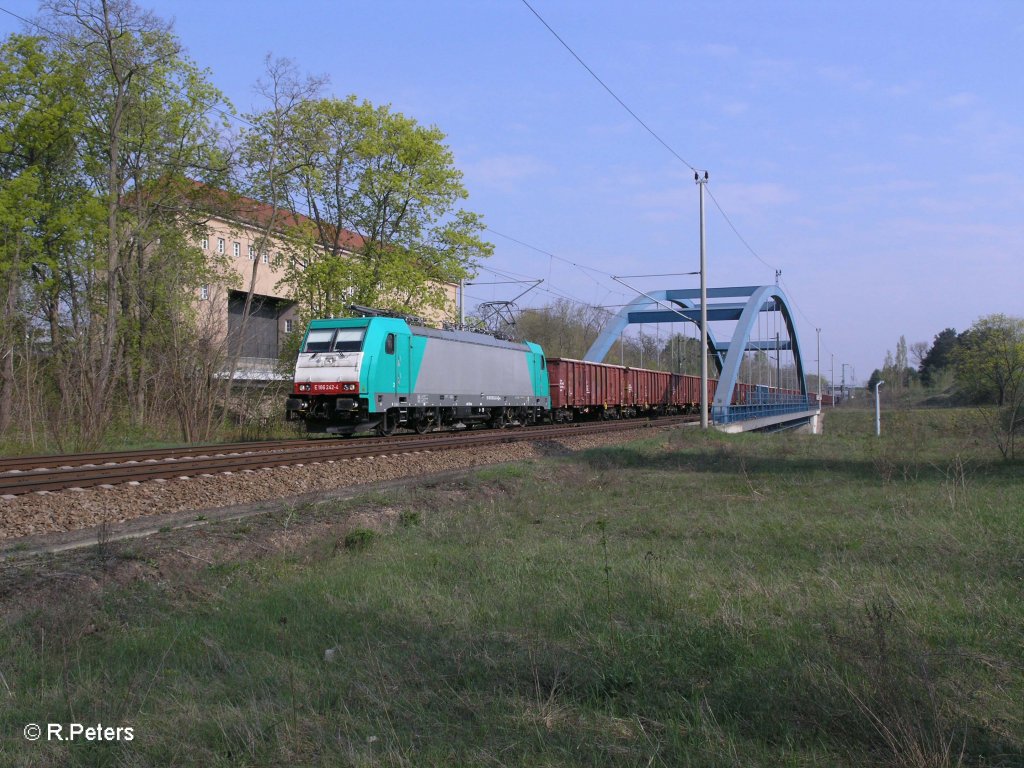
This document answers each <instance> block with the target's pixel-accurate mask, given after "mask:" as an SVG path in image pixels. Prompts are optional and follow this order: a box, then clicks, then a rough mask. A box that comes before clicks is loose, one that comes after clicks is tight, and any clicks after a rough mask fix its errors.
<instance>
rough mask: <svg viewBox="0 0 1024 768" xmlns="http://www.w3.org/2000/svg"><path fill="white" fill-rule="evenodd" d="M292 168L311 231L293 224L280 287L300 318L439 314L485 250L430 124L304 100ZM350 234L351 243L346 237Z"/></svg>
mask: <svg viewBox="0 0 1024 768" xmlns="http://www.w3.org/2000/svg"><path fill="white" fill-rule="evenodd" d="M291 122H292V136H293V142H292V144H291V149H292V151H293V155H292V158H293V162H292V164H293V166H294V168H295V169H296V171H295V172H296V178H297V180H298V183H299V189H300V191H301V192H300V194H301V203H302V207H303V208H305V209H306V210H308V211H309V218H310V220H311V222H312V225H310V226H305V227H303V226H296V227H295V228H294V230H295V231H294V232H293V241H294V242H296V243H301V244H302V247H301V248H300V249H299V250H300V251H301V252H300V253H293V254H291V255H290V258H289V259H288V263H287V277H286V278H285V281H286V283H288V285H289V286H290V287H291V288H292V290H293V291H294V294H295V296H296V297H297V298H298V299H299V301H300V304H301V311H302V314H303V315H305V316H306V317H309V316H325V315H339V314H344V312H345V311H346V306H347V305H348V304H350V303H356V304H363V305H368V306H375V307H381V308H388V309H395V310H402V311H410V312H422V311H424V310H431V309H433V310H444V309H447V308H448V307H447V304H448V303H449V301H448V295H447V291H446V290H445V287H444V283H454V282H458V281H459V280H460V279H463V278H465V277H467V276H469V275H470V274H471V273H472V270H473V265H474V264H475V263H477V262H478V261H479V260H480V259H483V258H486V257H487V256H489V255H490V254H491V252H492V250H493V247H492V246H491V245H490V244H489V243H487V242H485V241H484V240H482V239H481V237H480V233H481V232H482V231H483V223H482V220H481V219H480V217H479V216H478V215H477V214H475V213H472V212H470V211H466V210H464V209H463V208H461V207H460V202H461V201H462V200H464V199H466V197H467V192H466V189H465V187H463V185H462V173H461V172H460V171H459V170H458V169H457V168H456V167H455V164H454V156H453V155H452V152H451V150H450V149H449V148H448V147H447V146H446V145H445V144H444V134H443V133H442V132H441V131H440V130H439V129H438V128H436V127H429V128H428V127H424V126H421V125H419V124H418V123H417V122H416V121H415V120H414V119H412V118H408V117H405V116H404V115H402V114H401V113H397V112H392V111H391V110H390V108H389V107H387V106H381V107H375V106H373V105H372V104H370V103H369V102H362V103H357V101H356V100H355V98H354V97H349V98H348V99H344V100H339V99H318V100H309V101H307V102H305V103H303V104H302V105H301V106H300V107H299V108H298V109H297V110H296V111H295V112H294V114H293V115H292V116H291ZM353 235H354V236H353Z"/></svg>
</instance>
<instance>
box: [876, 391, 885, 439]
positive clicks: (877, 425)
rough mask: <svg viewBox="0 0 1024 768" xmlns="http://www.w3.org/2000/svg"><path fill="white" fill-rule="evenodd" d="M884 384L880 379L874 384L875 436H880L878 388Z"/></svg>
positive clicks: (880, 413)
mask: <svg viewBox="0 0 1024 768" xmlns="http://www.w3.org/2000/svg"><path fill="white" fill-rule="evenodd" d="M883 384H885V382H884V381H882V380H881V379H879V380H878V382H877V383H876V384H875V436H876V437H878V436H880V435H881V434H882V406H881V404H880V403H879V399H878V388H879V387H880V386H882V385H883Z"/></svg>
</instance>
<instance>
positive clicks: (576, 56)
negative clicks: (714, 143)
mask: <svg viewBox="0 0 1024 768" xmlns="http://www.w3.org/2000/svg"><path fill="white" fill-rule="evenodd" d="M522 2H523V5H525V6H526V7H527V8H529V9H530V12H531V13H532V14H533V15H534V16H536V17H537V19H538V20H539V21H540V23H541V24H543V25H544V26H545V27H547V30H548V32H550V33H551V34H552V35H554V36H555V39H556V40H557V41H558V42H560V43H561V44H562V47H563V48H565V50H567V51H568V52H569V53H571V54H572V56H573V58H574V59H576V61H578V62H579V63H580V65H581V66H582V67H583V68H584V69H585V70H587V72H589V73H590V76H591V77H593V78H594V79H595V80H597V82H598V83H600V84H601V87H602V88H604V89H605V90H606V91H608V93H609V95H611V97H612V98H613V99H615V100H616V101H617V102H619V104H620V105H621V106H622V108H623V109H624V110H626V111H627V112H628V113H629V114H630V115H631V116H632V117H633V119H634V120H636V121H637V122H638V123H640V125H642V126H643V128H644V130H645V131H647V132H648V133H649V134H651V136H653V137H654V138H655V139H656V140H657V141H658V143H659V144H661V146H663V147H664V148H665V149H667V150H668V151H669V152H671V153H672V155H673V156H674V157H675V158H676V159H677V160H678V161H679V162H681V163H682V164H683V165H685V166H686V167H687V168H689V169H690V170H691V171H696V170H697V169H696V168H695V167H694V166H692V165H690V164H689V163H688V162H686V160H684V159H683V158H682V156H681V155H680V154H679V153H678V152H676V151H675V150H674V149H672V147H670V146H669V144H668V142H667V141H665V140H664V139H663V138H661V136H659V135H658V134H657V133H655V132H654V130H653V129H652V128H651V127H650V126H649V125H648V124H647V123H645V122H644V121H643V120H641V119H640V117H639V116H638V115H637V113H636V112H634V111H633V110H632V109H630V108H629V105H627V104H626V102H624V101H623V100H622V99H620V98H619V97H618V94H616V93H615V91H613V90H612V89H611V88H609V87H608V85H607V83H605V81H604V80H602V79H601V78H600V77H598V75H597V73H596V72H595V71H594V70H593V69H591V68H590V66H589V65H588V64H587V62H585V61H584V60H583V59H582V58H580V56H579V54H578V53H576V51H574V50H573V49H572V47H571V46H570V45H569V44H568V43H567V42H565V40H563V39H562V37H561V35H559V34H558V33H557V32H555V30H554V29H552V27H551V25H550V24H548V23H547V22H546V21H545V20H544V17H543V16H541V15H540V14H539V13H537V10H536V9H535V8H534V7H533V6H532V5H530V4H529V2H527V0H522Z"/></svg>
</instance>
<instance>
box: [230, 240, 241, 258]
mask: <svg viewBox="0 0 1024 768" xmlns="http://www.w3.org/2000/svg"><path fill="white" fill-rule="evenodd" d="M232 248H233V249H234V252H235V258H236V259H237V258H238V257H239V256H241V255H242V245H241V243H235V244H234V245H233V246H232Z"/></svg>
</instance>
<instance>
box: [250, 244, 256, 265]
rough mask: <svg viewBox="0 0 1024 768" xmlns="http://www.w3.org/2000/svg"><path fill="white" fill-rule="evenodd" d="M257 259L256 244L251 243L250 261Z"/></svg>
mask: <svg viewBox="0 0 1024 768" xmlns="http://www.w3.org/2000/svg"><path fill="white" fill-rule="evenodd" d="M255 260H256V246H255V245H250V246H249V261H255Z"/></svg>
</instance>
